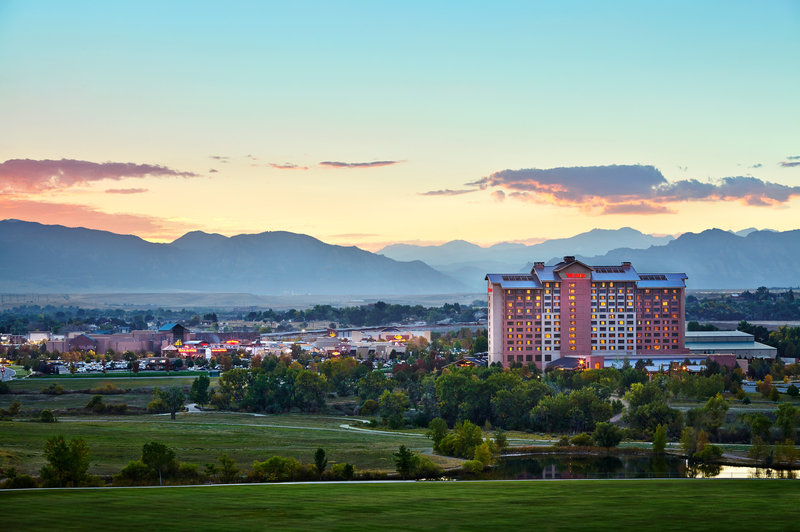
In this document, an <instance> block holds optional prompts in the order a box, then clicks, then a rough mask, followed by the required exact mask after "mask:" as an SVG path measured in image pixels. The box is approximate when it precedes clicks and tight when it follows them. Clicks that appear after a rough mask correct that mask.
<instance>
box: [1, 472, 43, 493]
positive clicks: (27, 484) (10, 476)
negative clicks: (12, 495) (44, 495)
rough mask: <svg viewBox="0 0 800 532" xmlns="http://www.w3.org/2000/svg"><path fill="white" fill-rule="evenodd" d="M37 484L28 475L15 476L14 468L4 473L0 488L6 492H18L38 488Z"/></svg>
mask: <svg viewBox="0 0 800 532" xmlns="http://www.w3.org/2000/svg"><path fill="white" fill-rule="evenodd" d="M38 487H39V483H38V482H36V479H35V478H33V477H32V476H30V475H17V470H16V468H13V467H11V468H9V469H8V470H7V471H6V479H5V480H4V481H3V482H2V483H0V488H3V489H7V490H9V489H10V490H18V489H25V488H38Z"/></svg>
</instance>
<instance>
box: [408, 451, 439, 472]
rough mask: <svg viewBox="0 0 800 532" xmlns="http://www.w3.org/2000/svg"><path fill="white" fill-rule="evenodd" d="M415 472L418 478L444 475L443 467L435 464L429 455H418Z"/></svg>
mask: <svg viewBox="0 0 800 532" xmlns="http://www.w3.org/2000/svg"><path fill="white" fill-rule="evenodd" d="M413 474H414V476H415V477H417V478H433V477H439V476H441V475H442V468H441V467H439V466H438V465H436V464H434V463H433V461H432V460H431V459H430V458H428V457H427V456H419V455H417V457H416V460H415V463H414V470H413Z"/></svg>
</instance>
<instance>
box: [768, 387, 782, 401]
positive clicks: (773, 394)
mask: <svg viewBox="0 0 800 532" xmlns="http://www.w3.org/2000/svg"><path fill="white" fill-rule="evenodd" d="M780 398H781V394H780V392H778V389H777V388H776V387H774V386H773V387H772V389H771V390H770V391H769V400H770V401H773V402H777V401H778V399H780Z"/></svg>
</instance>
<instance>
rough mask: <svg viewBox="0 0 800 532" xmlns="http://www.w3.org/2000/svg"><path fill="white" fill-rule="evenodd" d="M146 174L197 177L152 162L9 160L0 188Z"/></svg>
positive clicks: (30, 188)
mask: <svg viewBox="0 0 800 532" xmlns="http://www.w3.org/2000/svg"><path fill="white" fill-rule="evenodd" d="M147 176H156V177H197V174H195V173H193V172H179V171H177V170H173V169H171V168H167V167H166V166H160V165H154V164H135V163H114V162H105V163H93V162H90V161H77V160H74V159H61V160H60V161H56V160H50V159H45V160H40V161H37V160H33V159H9V160H7V161H5V162H3V163H0V191H3V192H6V193H14V192H27V193H35V192H41V191H45V190H56V189H63V188H69V187H73V186H76V185H85V184H87V183H90V182H92V181H101V180H103V179H111V180H115V181H119V180H120V179H125V178H141V177H147Z"/></svg>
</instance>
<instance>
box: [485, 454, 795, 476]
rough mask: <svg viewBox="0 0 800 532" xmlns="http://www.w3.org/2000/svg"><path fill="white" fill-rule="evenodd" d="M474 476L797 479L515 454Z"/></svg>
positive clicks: (705, 467) (766, 472)
mask: <svg viewBox="0 0 800 532" xmlns="http://www.w3.org/2000/svg"><path fill="white" fill-rule="evenodd" d="M475 478H480V479H484V480H488V479H498V480H499V479H516V480H522V479H574V478H797V471H783V470H775V469H767V468H756V467H744V466H728V465H718V464H690V463H688V462H687V460H686V459H684V458H680V457H677V456H670V455H667V456H660V457H657V456H643V455H615V456H586V455H579V456H578V455H517V456H513V455H512V456H505V457H503V458H502V459H501V460H500V461H499V462H498V463H497V465H496V466H495V467H493V468H491V469H490V470H488V471H486V472H484V473H481V474H480V475H478V476H477V477H475Z"/></svg>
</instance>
